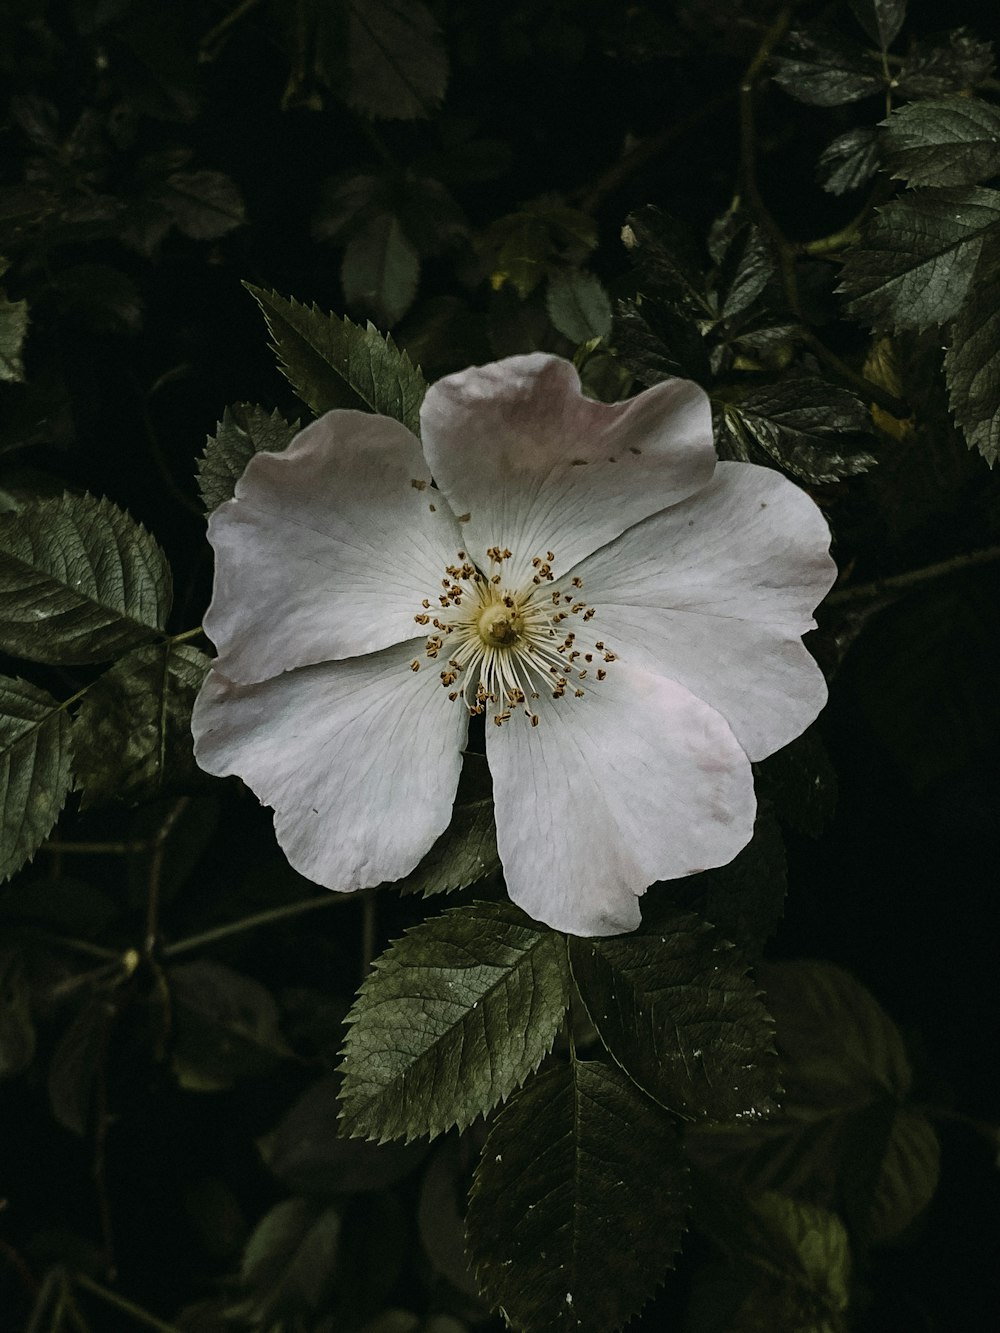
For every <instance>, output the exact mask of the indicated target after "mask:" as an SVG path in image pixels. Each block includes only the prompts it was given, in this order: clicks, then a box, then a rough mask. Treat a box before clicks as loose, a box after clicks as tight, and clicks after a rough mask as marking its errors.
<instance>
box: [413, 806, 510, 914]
mask: <svg viewBox="0 0 1000 1333" xmlns="http://www.w3.org/2000/svg"><path fill="white" fill-rule="evenodd" d="M499 869H500V854H499V852H498V851H497V830H496V823H495V821H494V818H493V799H492V797H489V796H486V797H483V798H482V799H479V800H474V801H464V802H461V803H459V804H457V805H456V806H455V810H454V813H453V814H452V817H451V823H450V824H449V826H448V828H447V829H446V830H445V832H444V833H442V834H441V836H440V838H438V840H437V842H436V843H435V844H434V846H433V847H432V848H431V849H430V851H429V852H428V853H427V855H426V856H425V857H424V859H423V860H422V861H421V862H420V864H419V865H418V866H417V868H416V870H414V871H413V872H412V873H411V874H409V875H407V876H406V878H405V879H404V880H401V881H400V883H399V884H398V885H397V886H396V887H397V889H398V890H399V891H400V892H401V893H422V894H423V895H424V897H430V895H431V894H433V893H451V892H453V891H454V890H455V889H464V888H465V887H466V885H468V884H476V883H478V882H479V881H480V880H482V879H485V878H486V877H487V876H488V875H492V874H495V873H496V872H497V871H498V870H499Z"/></svg>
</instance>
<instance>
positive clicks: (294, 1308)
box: [226, 1199, 341, 1330]
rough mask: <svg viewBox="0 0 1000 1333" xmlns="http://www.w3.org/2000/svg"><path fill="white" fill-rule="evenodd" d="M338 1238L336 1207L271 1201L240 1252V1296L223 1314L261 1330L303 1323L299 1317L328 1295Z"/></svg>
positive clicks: (316, 1305) (314, 1310)
mask: <svg viewBox="0 0 1000 1333" xmlns="http://www.w3.org/2000/svg"><path fill="white" fill-rule="evenodd" d="M340 1238H341V1222H340V1214H339V1212H338V1211H337V1209H335V1208H332V1207H329V1206H327V1207H324V1206H323V1205H322V1204H320V1203H313V1202H311V1201H310V1200H309V1199H285V1201H284V1202H283V1203H279V1204H275V1206H274V1207H273V1208H272V1209H271V1211H270V1212H269V1213H266V1214H265V1215H264V1217H263V1218H262V1219H261V1221H260V1222H258V1224H257V1226H256V1228H255V1230H254V1233H253V1235H252V1236H251V1237H250V1239H249V1241H248V1242H247V1246H246V1249H245V1250H244V1252H243V1262H242V1265H241V1269H240V1285H241V1287H242V1289H243V1291H244V1292H245V1293H246V1295H245V1297H244V1299H243V1300H240V1301H237V1302H234V1303H233V1304H232V1305H231V1306H230V1307H229V1309H228V1310H227V1312H226V1313H227V1314H228V1315H230V1316H231V1317H234V1318H238V1319H241V1320H246V1321H249V1323H250V1325H251V1327H253V1328H258V1329H262V1330H277V1329H283V1328H286V1327H293V1326H294V1327H296V1328H298V1327H304V1325H303V1323H302V1321H303V1319H304V1318H305V1317H306V1316H307V1315H308V1314H310V1313H314V1312H316V1311H318V1310H319V1309H320V1308H321V1307H322V1306H323V1305H324V1304H325V1303H326V1302H327V1301H328V1300H329V1298H330V1294H331V1291H332V1289H333V1284H334V1278H335V1275H336V1266H337V1256H338V1253H339V1250H340ZM286 1320H292V1321H293V1324H288V1323H286ZM227 1322H228V1321H227Z"/></svg>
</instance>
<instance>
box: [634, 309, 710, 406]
mask: <svg viewBox="0 0 1000 1333" xmlns="http://www.w3.org/2000/svg"><path fill="white" fill-rule="evenodd" d="M611 340H612V342H613V343H614V346H615V347H616V349H617V351H618V355H619V357H620V358H621V360H622V362H623V363H624V364H625V365H626V366H627V367H628V369H629V370H631V371H632V373H633V374H634V375H635V376H636V378H637V379H639V380H641V381H642V383H643V384H659V383H660V382H661V381H663V380H665V379H670V378H672V377H673V376H675V375H679V376H681V377H682V378H684V379H693V380H697V381H698V382H699V383H702V384H704V383H706V382H707V381H708V380H709V378H710V374H711V372H710V368H709V359H708V349H707V347H706V345H705V341H704V339H703V338H702V336H701V334H700V333H699V332H698V326H697V324H695V322H694V321H693V320H692V318H691V316H690V315H689V314H688V313H686V312H685V311H684V310H681V309H679V308H678V307H677V306H675V305H673V304H672V303H671V302H669V301H666V300H661V299H659V298H658V297H653V296H644V297H642V298H641V300H637V301H619V302H618V308H617V310H616V311H615V319H614V327H613V329H612V334H611Z"/></svg>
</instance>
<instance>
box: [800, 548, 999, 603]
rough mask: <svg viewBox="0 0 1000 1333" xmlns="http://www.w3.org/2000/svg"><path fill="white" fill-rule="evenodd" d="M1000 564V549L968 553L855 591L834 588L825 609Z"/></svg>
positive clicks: (858, 584)
mask: <svg viewBox="0 0 1000 1333" xmlns="http://www.w3.org/2000/svg"><path fill="white" fill-rule="evenodd" d="M997 561H1000V546H988V547H985V548H984V549H983V550H981V551H969V552H967V553H966V554H964V555H953V556H952V557H951V558H950V559H948V560H941V561H939V562H938V563H937V564H934V565H924V566H923V567H922V568H920V569H908V570H905V571H904V572H903V573H902V574H889V575H887V576H886V577H885V578H882V579H873V580H872V582H870V583H857V584H855V585H854V587H848V588H834V590H833V592H831V593H830V595H829V596H828V597H827V599H826V602H825V603H824V605H825V606H850V605H853V604H854V603H857V602H870V601H875V600H876V599H877V598H879V597H884V596H885V595H886V593H893V592H905V591H906V590H907V589H908V588H917V587H920V585H921V584H924V583H931V582H933V581H934V580H935V579H941V578H946V577H947V576H948V575H949V574H959V573H961V572H962V571H963V570H965V569H976V568H978V567H979V566H981V565H991V564H995V563H996V562H997Z"/></svg>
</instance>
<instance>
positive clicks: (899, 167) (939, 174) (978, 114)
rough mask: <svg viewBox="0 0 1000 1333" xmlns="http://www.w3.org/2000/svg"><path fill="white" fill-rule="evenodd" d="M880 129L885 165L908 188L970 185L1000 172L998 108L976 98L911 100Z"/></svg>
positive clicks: (999, 110)
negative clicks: (916, 186) (906, 184)
mask: <svg viewBox="0 0 1000 1333" xmlns="http://www.w3.org/2000/svg"><path fill="white" fill-rule="evenodd" d="M882 127H883V128H882V154H883V157H884V159H885V164H886V166H887V167H888V168H889V169H890V170H891V172H892V174H893V175H894V176H896V177H897V178H900V179H902V180H905V181H908V182H909V183H910V184H911V185H975V184H976V183H977V182H978V181H981V180H986V179H987V178H988V177H990V176H995V175H996V174H997V173H998V172H1000V107H995V106H993V105H992V104H991V103H990V102H984V101H983V100H982V99H981V98H978V97H946V98H940V99H937V100H934V101H928V102H911V103H910V104H909V105H908V106H901V107H899V108H898V109H897V110H896V111H894V112H893V113H892V115H891V116H890V117H889V119H888V120H885V121H883V122H882Z"/></svg>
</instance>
